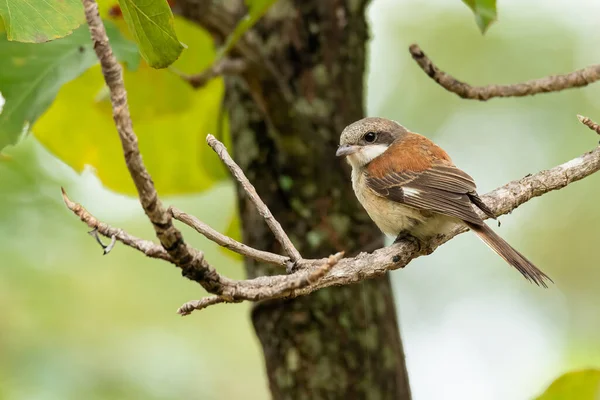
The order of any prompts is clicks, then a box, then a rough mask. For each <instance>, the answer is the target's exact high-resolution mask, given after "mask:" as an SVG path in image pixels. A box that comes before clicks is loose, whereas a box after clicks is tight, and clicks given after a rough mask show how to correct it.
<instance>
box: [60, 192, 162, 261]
mask: <svg viewBox="0 0 600 400" xmlns="http://www.w3.org/2000/svg"><path fill="white" fill-rule="evenodd" d="M60 190H61V191H62V198H63V201H64V202H65V204H66V205H67V208H68V209H69V210H71V211H73V213H74V214H75V215H77V216H78V217H79V218H80V219H81V220H82V221H83V222H84V223H85V224H86V225H87V226H89V227H90V228H92V229H96V230H97V231H98V233H99V234H101V235H102V236H106V237H107V238H112V237H114V238H116V240H117V241H119V242H121V243H123V244H124V245H126V246H129V247H132V248H134V249H136V250H138V251H140V252H142V253H144V254H145V255H146V256H148V257H150V258H159V259H161V260H165V261H169V262H171V261H172V260H171V256H169V254H168V253H167V252H166V251H165V249H163V248H162V246H160V245H158V244H155V243H152V242H151V241H149V240H144V239H140V238H137V237H135V236H132V235H129V234H128V233H127V232H125V231H123V230H122V229H117V228H113V227H112V226H110V225H108V224H105V223H104V222H100V221H98V220H97V219H96V218H95V217H94V216H93V215H92V214H90V213H89V212H88V210H86V209H85V208H83V206H82V205H81V204H77V203H75V202H73V201H71V199H70V198H69V196H67V192H65V189H63V188H60Z"/></svg>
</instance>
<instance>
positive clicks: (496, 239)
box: [466, 222, 554, 288]
mask: <svg viewBox="0 0 600 400" xmlns="http://www.w3.org/2000/svg"><path fill="white" fill-rule="evenodd" d="M466 224H467V225H468V226H469V228H471V230H472V231H473V232H475V233H476V234H477V236H479V238H480V239H481V240H483V242H484V243H485V244H487V245H488V246H489V247H490V248H491V249H492V250H494V251H495V252H496V253H497V254H498V255H499V256H500V257H502V258H503V259H504V260H505V261H506V262H507V263H509V264H510V265H512V266H513V267H515V268H516V269H517V270H518V271H519V272H520V273H521V274H523V276H524V277H525V278H527V280H529V281H531V282H533V283H535V284H537V285H538V286H543V287H545V288H547V287H548V285H547V284H546V281H550V282H552V279H550V278H549V277H548V276H547V275H546V274H544V273H543V272H542V271H540V270H539V269H538V268H537V267H536V266H535V265H533V264H532V263H531V261H529V260H528V259H527V258H525V256H524V255H523V254H521V253H519V252H518V251H517V250H515V249H514V248H513V247H512V246H511V245H510V244H508V243H507V242H506V240H504V239H502V238H501V237H500V236H498V234H497V233H496V232H494V231H493V230H492V229H491V228H490V227H489V226H487V225H486V224H482V225H475V224H472V223H470V222H466ZM552 283H554V282H552Z"/></svg>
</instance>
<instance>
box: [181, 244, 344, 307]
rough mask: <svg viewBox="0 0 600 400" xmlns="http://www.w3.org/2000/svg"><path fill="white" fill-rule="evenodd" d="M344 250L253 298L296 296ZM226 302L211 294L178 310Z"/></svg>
mask: <svg viewBox="0 0 600 400" xmlns="http://www.w3.org/2000/svg"><path fill="white" fill-rule="evenodd" d="M343 256H344V253H343V252H340V253H337V254H333V255H331V256H329V258H327V260H325V262H324V263H323V265H321V266H319V267H317V268H314V269H313V270H312V271H306V272H302V273H299V274H296V275H295V276H289V277H286V279H284V280H282V282H279V283H278V284H277V285H271V286H265V287H264V289H263V290H262V291H261V292H260V293H259V294H258V295H257V296H256V297H255V298H253V299H252V300H253V301H260V300H272V299H276V298H281V297H296V296H295V294H294V293H293V291H294V290H296V289H302V288H305V287H308V286H310V285H312V284H314V283H316V282H317V281H318V280H319V279H321V278H322V277H323V276H325V275H326V274H327V273H328V272H329V271H330V270H331V268H333V266H334V265H335V264H337V263H338V262H339V261H340V260H341V259H342V257H343ZM240 301H242V299H237V300H234V301H233V302H240ZM224 302H230V301H228V300H225V299H224V298H223V297H220V296H209V297H205V298H203V299H201V300H192V301H188V302H187V303H185V304H184V305H182V306H181V307H179V309H178V310H177V313H178V314H181V315H189V314H191V313H192V311H194V310H202V309H204V308H206V307H208V306H211V305H213V304H219V303H224Z"/></svg>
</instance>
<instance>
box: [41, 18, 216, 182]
mask: <svg viewBox="0 0 600 400" xmlns="http://www.w3.org/2000/svg"><path fill="white" fill-rule="evenodd" d="M176 21H177V22H176V28H177V34H178V36H179V37H180V38H181V39H182V40H185V42H186V44H187V45H188V47H189V48H188V50H186V51H185V52H184V53H183V54H182V56H181V57H180V59H179V60H178V61H177V62H176V63H175V67H176V68H178V69H180V70H183V71H185V72H188V73H191V72H199V71H201V70H202V69H204V68H206V66H208V65H209V64H210V63H211V62H212V59H213V58H214V48H213V46H212V40H211V38H210V37H209V36H208V34H206V33H205V32H204V31H202V30H200V29H199V28H197V27H196V26H194V25H192V24H190V23H187V22H185V21H183V20H181V19H176ZM124 79H125V86H126V88H127V91H128V97H129V105H130V111H131V116H132V120H133V127H134V130H135V132H136V134H137V136H138V139H139V146H140V150H141V153H142V156H143V159H144V162H145V164H146V166H147V168H148V170H149V171H150V174H151V175H152V178H153V179H154V182H155V185H156V187H157V189H158V191H159V193H161V194H181V193H194V192H198V191H202V190H204V189H207V188H208V187H210V186H211V184H212V183H213V182H214V181H215V180H216V179H221V178H222V177H224V176H225V174H224V172H223V166H222V165H221V163H220V160H219V159H218V157H217V156H216V155H215V154H214V153H213V152H212V150H211V149H210V148H209V147H208V146H207V145H206V143H205V138H206V135H207V134H208V133H215V130H216V127H217V116H218V114H219V108H220V103H221V98H222V95H223V90H224V88H223V83H222V80H220V79H217V80H213V81H212V82H210V83H209V84H208V85H206V86H205V87H204V88H202V89H201V90H193V89H191V88H190V86H189V85H188V84H187V83H185V82H183V81H182V80H181V79H180V78H179V77H178V76H176V75H175V74H173V73H171V72H169V71H167V70H155V69H153V68H150V67H149V66H148V65H147V64H145V63H142V65H140V67H139V68H138V69H137V70H136V71H134V72H132V71H127V70H125V71H124ZM33 132H34V135H35V136H36V137H37V138H38V140H39V141H40V142H41V143H42V144H43V145H44V146H45V147H46V148H48V149H49V150H50V151H51V152H52V153H54V154H55V155H56V156H57V157H58V158H60V159H61V160H63V161H64V162H65V163H67V164H68V165H70V166H71V167H73V168H74V169H75V170H77V171H81V170H83V168H84V167H85V166H86V165H90V166H91V167H93V168H94V169H95V171H96V174H97V176H98V177H99V178H100V180H101V181H102V183H103V184H104V185H105V186H106V187H108V188H110V189H112V190H115V191H117V192H121V193H127V194H135V188H134V186H133V183H132V182H131V178H130V177H129V174H128V173H127V170H126V167H125V162H124V159H123V154H122V151H121V145H120V142H119V139H118V134H117V132H116V128H115V126H114V123H113V120H112V113H111V105H110V98H109V96H108V91H107V90H106V88H105V86H104V81H103V78H102V75H101V73H100V68H99V67H94V68H92V69H90V70H88V71H87V72H86V73H85V74H83V75H82V76H81V77H80V78H78V79H76V80H74V81H72V82H70V83H68V84H67V85H65V86H63V87H62V88H61V90H60V92H59V94H58V96H57V98H56V100H55V102H54V103H53V104H52V106H51V107H50V108H49V109H48V111H47V112H46V113H45V114H44V115H42V117H41V118H40V119H39V120H38V122H37V123H36V124H35V125H34V127H33Z"/></svg>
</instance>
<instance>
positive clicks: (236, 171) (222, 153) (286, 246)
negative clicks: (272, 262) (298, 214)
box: [206, 135, 302, 263]
mask: <svg viewBox="0 0 600 400" xmlns="http://www.w3.org/2000/svg"><path fill="white" fill-rule="evenodd" d="M206 142H207V143H208V145H209V146H210V147H211V148H212V149H213V150H214V151H215V153H217V154H218V155H219V157H220V158H221V160H222V161H223V163H225V165H226V166H227V168H229V170H230V171H231V173H232V175H233V176H234V177H235V179H237V181H238V182H239V183H240V185H242V187H243V188H244V190H245V191H246V193H247V194H248V197H250V200H251V201H252V203H254V206H255V207H256V209H257V210H258V212H259V214H260V215H261V216H262V217H263V218H264V219H265V222H266V223H267V225H268V226H269V229H271V232H273V235H275V239H277V241H278V242H279V243H280V244H281V247H283V251H284V252H285V253H286V254H287V255H288V256H289V257H290V260H291V261H292V262H293V263H295V262H297V261H299V260H300V259H301V258H302V257H301V256H300V253H299V252H298V250H296V247H295V246H294V244H293V243H292V241H291V240H290V238H289V237H288V235H287V233H285V231H284V230H283V228H282V227H281V225H280V224H279V222H278V221H277V220H276V219H275V217H273V214H271V211H270V210H269V207H267V205H266V204H265V203H264V202H263V201H262V199H261V198H260V196H259V195H258V193H256V189H254V186H252V184H251V183H250V181H249V180H248V178H246V175H244V172H243V171H242V169H241V168H240V167H239V166H238V165H237V164H236V163H235V161H233V159H232V158H231V156H230V155H229V153H227V149H226V148H225V146H224V145H223V143H221V142H219V141H218V140H217V139H216V138H215V137H214V136H213V135H208V136H207V137H206Z"/></svg>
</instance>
